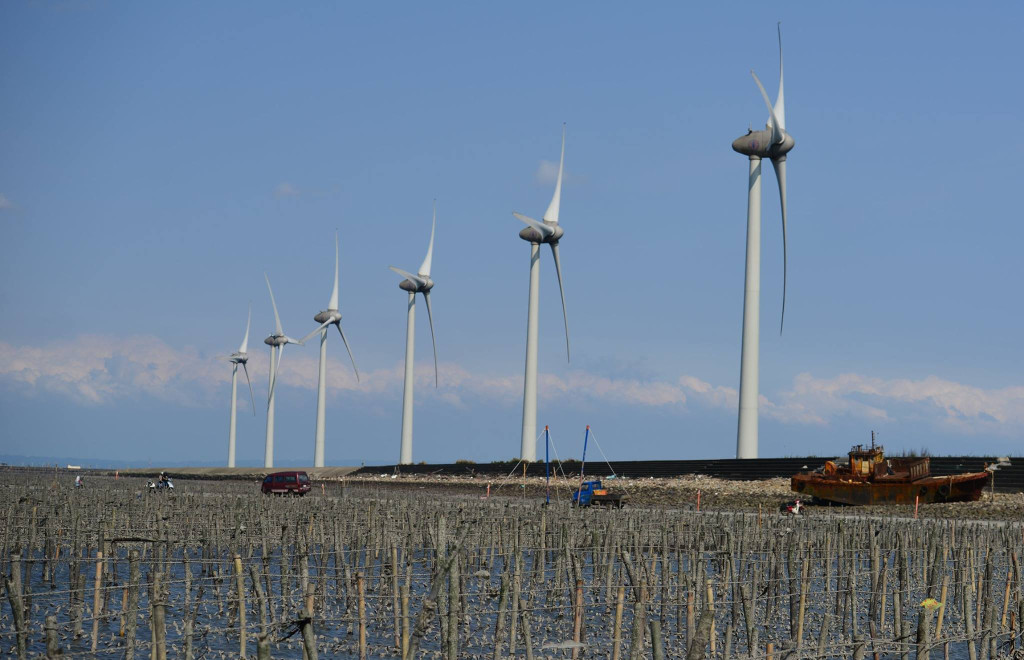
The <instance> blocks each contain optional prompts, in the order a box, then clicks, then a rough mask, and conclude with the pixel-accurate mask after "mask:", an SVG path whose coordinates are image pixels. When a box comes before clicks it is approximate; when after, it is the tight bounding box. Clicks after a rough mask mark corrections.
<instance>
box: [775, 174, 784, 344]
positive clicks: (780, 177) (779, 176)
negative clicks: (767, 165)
mask: <svg viewBox="0 0 1024 660" xmlns="http://www.w3.org/2000/svg"><path fill="white" fill-rule="evenodd" d="M772 167H774V168H775V178H776V179H777V180H778V182H779V200H780V202H781V204H782V319H781V320H780V321H779V334H780V335H781V334H782V326H783V324H785V322H786V267H787V264H786V260H787V255H786V157H785V156H782V157H781V158H773V159H772Z"/></svg>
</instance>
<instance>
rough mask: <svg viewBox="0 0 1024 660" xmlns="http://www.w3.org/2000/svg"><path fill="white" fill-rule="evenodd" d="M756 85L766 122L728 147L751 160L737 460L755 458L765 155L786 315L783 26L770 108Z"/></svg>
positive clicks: (787, 140) (787, 144)
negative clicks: (771, 177)
mask: <svg viewBox="0 0 1024 660" xmlns="http://www.w3.org/2000/svg"><path fill="white" fill-rule="evenodd" d="M750 75H752V76H754V82H756V83H757V88H758V89H759V90H761V96H762V97H764V102H765V104H766V105H767V106H768V114H769V119H768V124H767V127H766V129H765V130H763V131H751V130H748V131H747V134H746V135H744V136H743V137H740V138H737V139H736V140H735V141H734V142H733V143H732V148H733V149H734V150H735V151H737V152H739V153H741V154H744V155H745V156H748V157H749V158H750V176H749V179H748V189H747V263H746V280H745V285H744V288H743V348H742V352H741V357H740V405H739V422H738V424H737V432H736V458H757V403H758V401H757V399H758V348H759V343H760V315H761V309H760V297H761V159H762V158H770V159H771V161H772V166H773V167H774V168H775V178H776V179H778V182H779V198H780V201H781V204H782V319H781V320H780V322H779V334H782V324H783V322H784V321H785V318H786V260H787V257H786V154H787V153H789V151H790V150H791V149H792V148H793V145H794V142H793V137H792V136H791V135H790V134H789V133H787V132H786V104H785V100H784V96H783V93H782V28H781V27H780V28H779V95H778V97H777V98H776V100H775V105H774V107H773V106H772V102H771V100H770V99H769V98H768V93H767V92H765V91H764V85H762V84H761V81H760V80H759V79H758V77H757V74H755V73H754V72H753V71H751V72H750Z"/></svg>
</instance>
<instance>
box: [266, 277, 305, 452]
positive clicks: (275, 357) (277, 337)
mask: <svg viewBox="0 0 1024 660" xmlns="http://www.w3.org/2000/svg"><path fill="white" fill-rule="evenodd" d="M263 278H264V279H265V280H267V291H269V292H270V304H271V305H273V307H274V334H272V335H270V336H269V337H267V338H266V339H264V340H263V343H264V344H266V345H268V346H270V394H269V395H268V396H267V443H266V446H265V447H264V449H263V467H265V468H271V467H274V388H275V386H276V385H277V372H278V370H279V369H280V368H281V356H282V355H284V347H285V345H286V344H298V345H299V346H302V341H300V340H297V339H292V338H291V337H289V336H288V335H286V334H284V330H282V329H281V317H280V315H278V313H277V303H276V302H275V301H274V290H273V289H271V288H270V278H269V277H267V274H266V273H263Z"/></svg>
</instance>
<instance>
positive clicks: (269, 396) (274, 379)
mask: <svg viewBox="0 0 1024 660" xmlns="http://www.w3.org/2000/svg"><path fill="white" fill-rule="evenodd" d="M277 349H278V347H277V346H271V347H270V362H271V365H272V366H273V367H274V371H272V372H271V374H270V390H269V391H268V392H267V406H268V407H269V406H270V400H271V399H273V398H274V388H275V387H276V386H277V365H278V364H279V363H280V360H278V359H276V356H277Z"/></svg>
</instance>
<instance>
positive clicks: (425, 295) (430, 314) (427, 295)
mask: <svg viewBox="0 0 1024 660" xmlns="http://www.w3.org/2000/svg"><path fill="white" fill-rule="evenodd" d="M423 300H424V302H426V303H427V321H429V322H430V343H431V344H433V345H434V387H437V384H438V383H437V381H438V379H437V341H435V340H434V314H433V312H431V311H430V292H429V291H424V292H423Z"/></svg>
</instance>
